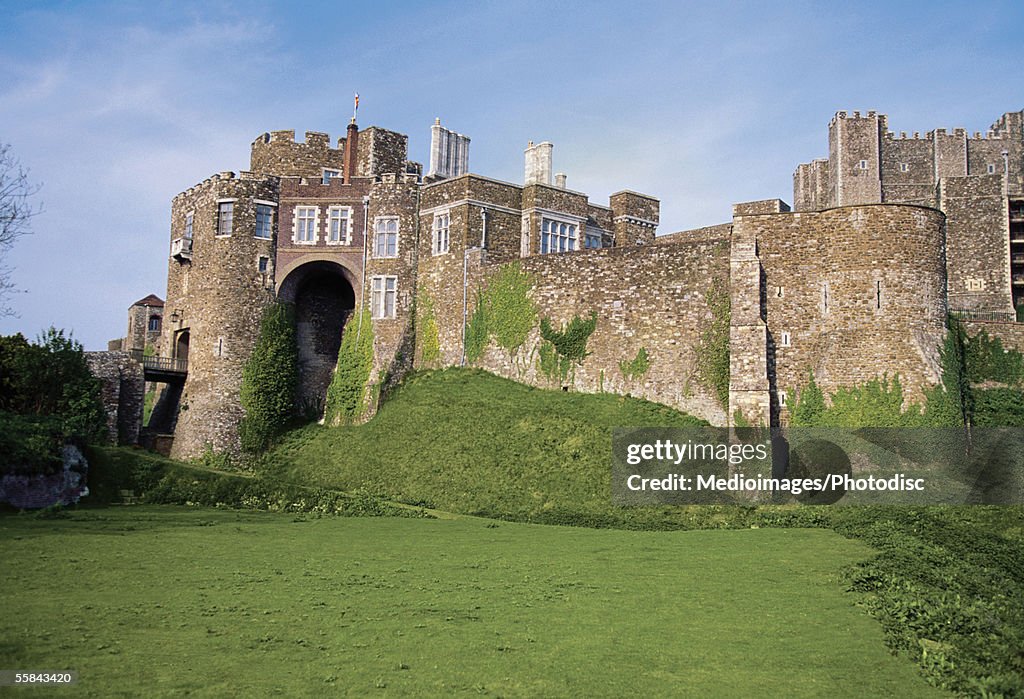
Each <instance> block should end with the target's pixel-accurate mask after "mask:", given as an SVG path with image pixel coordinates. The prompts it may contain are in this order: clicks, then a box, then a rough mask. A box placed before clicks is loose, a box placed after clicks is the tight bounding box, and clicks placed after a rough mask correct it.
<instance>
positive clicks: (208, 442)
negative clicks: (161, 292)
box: [164, 173, 279, 458]
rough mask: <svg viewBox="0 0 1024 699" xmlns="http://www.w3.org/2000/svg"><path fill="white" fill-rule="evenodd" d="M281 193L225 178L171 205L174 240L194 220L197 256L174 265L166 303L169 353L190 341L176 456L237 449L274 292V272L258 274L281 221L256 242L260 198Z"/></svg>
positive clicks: (265, 182) (267, 182) (262, 182)
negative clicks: (245, 391)
mask: <svg viewBox="0 0 1024 699" xmlns="http://www.w3.org/2000/svg"><path fill="white" fill-rule="evenodd" d="M278 194H279V180H278V179H277V178H276V177H263V176H258V175H253V174H251V173H241V174H240V175H239V176H237V177H236V176H235V175H234V173H221V174H220V175H215V176H214V177H212V178H210V179H208V180H206V181H204V182H203V183H201V184H199V185H197V186H195V187H193V188H191V189H189V190H188V191H186V192H183V193H182V194H180V195H178V196H177V197H175V199H174V201H173V203H172V207H171V237H172V239H173V238H177V237H180V236H182V235H183V234H184V226H185V223H184V222H185V218H186V215H187V214H188V213H191V214H192V219H193V224H192V225H193V242H192V256H191V259H190V260H178V259H174V258H172V259H171V260H170V264H169V269H168V282H167V299H166V302H165V312H166V319H165V322H164V346H165V348H166V350H165V352H166V353H167V354H168V355H170V356H175V355H176V354H177V355H180V353H181V352H182V349H181V348H182V345H183V337H187V338H188V340H187V342H188V350H187V352H188V354H187V356H188V377H187V379H186V382H185V387H184V391H183V395H182V398H181V403H180V407H179V414H178V421H177V429H176V431H175V440H174V446H173V448H172V452H171V453H172V455H173V456H174V457H175V458H189V457H195V456H198V455H200V454H201V453H202V452H203V450H204V449H205V448H206V447H207V446H209V447H210V448H213V449H215V450H225V449H226V450H235V449H237V448H238V424H239V421H240V420H241V417H242V407H241V404H240V402H239V390H240V388H241V381H242V368H243V366H244V365H245V362H246V360H247V359H248V358H249V354H250V353H251V351H252V348H253V346H254V344H255V342H256V338H257V336H258V335H259V326H260V318H261V316H262V313H263V309H264V308H265V307H266V306H267V304H269V303H270V302H271V301H272V300H273V290H274V276H273V273H272V270H271V271H270V272H267V273H264V272H260V269H259V265H260V258H261V257H265V258H268V259H273V257H274V247H275V241H274V238H276V237H277V234H278V221H277V216H276V215H275V216H274V225H273V233H272V236H273V237H272V238H271V239H269V240H266V239H261V238H256V237H255V230H256V201H269V202H276V201H277V200H278ZM226 199H231V200H234V201H233V202H232V203H233V211H232V220H233V222H232V231H231V235H227V236H224V235H217V230H218V229H217V220H218V201H219V200H226Z"/></svg>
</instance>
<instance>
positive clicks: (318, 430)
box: [267, 369, 707, 524]
mask: <svg viewBox="0 0 1024 699" xmlns="http://www.w3.org/2000/svg"><path fill="white" fill-rule="evenodd" d="M703 424H707V423H706V422H704V421H703V420H699V419H697V418H694V417H692V416H690V415H686V414H684V413H680V412H678V411H675V410H672V409H671V408H668V407H666V406H663V405H658V404H656V403H651V402H648V401H643V400H639V399H636V398H628V397H623V396H617V395H611V394H597V395H594V394H582V393H563V392H561V391H546V390H542V389H537V388H531V387H529V386H524V385H522V384H518V383H515V382H513V381H509V380H507V379H502V378H499V377H497V376H494V375H492V374H488V373H486V372H483V371H476V370H464V369H446V370H443V371H434V372H427V373H423V374H418V375H415V376H413V377H410V378H409V379H408V380H407V381H406V382H405V384H404V385H403V386H402V387H401V389H400V390H399V391H398V392H397V393H396V394H394V395H393V396H392V397H391V398H390V399H389V400H388V402H387V403H385V404H384V405H383V407H382V408H381V410H380V412H379V413H378V414H377V415H376V416H375V417H374V418H373V419H372V420H371V421H370V422H369V423H367V424H365V425H360V426H349V427H322V426H319V425H312V426H309V427H307V428H304V429H301V430H298V431H296V432H294V433H292V434H291V435H289V437H287V438H286V439H285V441H284V442H283V443H282V444H281V445H280V446H279V447H278V448H277V450H275V451H274V452H273V453H272V454H270V455H269V457H268V459H267V463H268V464H270V465H269V466H268V467H267V468H268V469H269V472H268V475H269V474H273V475H274V476H276V477H277V478H278V479H280V480H282V481H287V482H296V483H303V484H306V485H312V486H319V487H330V488H337V489H340V490H347V491H352V490H366V491H368V492H370V493H373V494H376V495H379V496H381V497H385V498H388V499H392V500H397V501H400V502H405V503H409V504H413V505H423V506H426V507H433V508H437V509H442V510H449V511H453V512H462V513H469V514H481V515H489V516H495V517H504V518H514V519H530V520H534V521H561V520H562V519H563V518H568V519H569V520H570V521H571V522H572V523H580V524H592V523H599V520H602V519H603V518H608V517H612V518H614V516H615V513H614V512H610V502H609V497H610V496H609V493H610V492H611V490H610V480H609V479H610V470H611V463H610V460H609V459H610V454H611V433H610V429H611V428H612V427H619V426H622V427H632V426H635V427H643V426H667V427H692V426H695V425H703ZM577 520H578V521H577Z"/></svg>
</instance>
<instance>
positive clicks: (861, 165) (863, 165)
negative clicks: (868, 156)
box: [857, 160, 868, 170]
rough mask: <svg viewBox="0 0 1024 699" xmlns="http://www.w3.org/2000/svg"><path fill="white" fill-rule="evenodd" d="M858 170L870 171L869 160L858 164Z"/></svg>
mask: <svg viewBox="0 0 1024 699" xmlns="http://www.w3.org/2000/svg"><path fill="white" fill-rule="evenodd" d="M857 169H858V170H867V169H868V161H867V160H861V161H860V162H859V163H857Z"/></svg>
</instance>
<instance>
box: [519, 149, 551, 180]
mask: <svg viewBox="0 0 1024 699" xmlns="http://www.w3.org/2000/svg"><path fill="white" fill-rule="evenodd" d="M553 148H554V145H552V144H551V143H549V142H547V141H544V142H543V143H538V144H537V145H534V144H533V141H530V143H529V145H527V146H526V177H525V183H526V184H527V185H531V184H551V150H552V149H553Z"/></svg>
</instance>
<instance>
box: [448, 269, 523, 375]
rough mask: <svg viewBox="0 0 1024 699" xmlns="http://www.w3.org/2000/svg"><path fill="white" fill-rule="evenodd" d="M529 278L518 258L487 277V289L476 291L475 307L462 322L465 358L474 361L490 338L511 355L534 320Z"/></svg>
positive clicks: (518, 346)
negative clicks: (467, 320) (464, 329)
mask: <svg viewBox="0 0 1024 699" xmlns="http://www.w3.org/2000/svg"><path fill="white" fill-rule="evenodd" d="M532 288H533V278H532V277H531V276H530V275H529V274H528V273H526V272H524V271H523V270H522V269H521V268H520V266H519V263H518V262H512V263H510V264H507V265H504V266H502V267H501V269H499V270H498V272H497V273H496V274H495V275H494V276H493V277H491V279H490V281H489V282H488V284H487V289H486V290H485V291H482V292H478V293H477V300H476V308H475V310H474V311H473V314H472V315H471V316H470V318H469V322H468V323H467V324H466V361H467V362H468V363H470V364H472V363H474V362H476V361H477V360H478V359H479V358H480V357H481V356H482V355H483V353H484V350H485V349H486V348H487V343H488V342H490V341H491V339H493V340H494V342H495V344H497V345H498V347H501V348H502V349H504V350H505V351H506V352H508V355H509V359H513V360H514V359H515V358H516V357H517V356H518V354H519V350H520V349H521V348H522V346H523V344H525V343H526V338H527V337H529V335H530V331H531V330H533V327H534V325H536V323H537V307H536V306H535V305H534V303H533V301H531V300H530V290H531V289H532Z"/></svg>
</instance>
